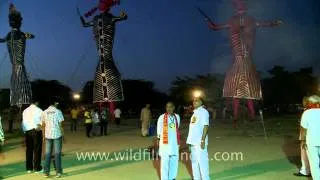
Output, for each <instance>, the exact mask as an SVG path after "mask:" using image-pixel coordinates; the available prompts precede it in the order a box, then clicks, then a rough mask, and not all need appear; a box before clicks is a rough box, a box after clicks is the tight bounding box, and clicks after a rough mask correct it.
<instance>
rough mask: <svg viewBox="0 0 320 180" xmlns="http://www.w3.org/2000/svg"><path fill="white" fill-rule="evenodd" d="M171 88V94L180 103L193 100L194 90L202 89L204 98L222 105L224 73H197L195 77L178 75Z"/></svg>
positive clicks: (216, 104)
mask: <svg viewBox="0 0 320 180" xmlns="http://www.w3.org/2000/svg"><path fill="white" fill-rule="evenodd" d="M171 84H172V87H171V88H170V96H171V97H172V98H174V99H175V101H176V102H178V103H179V104H187V103H190V102H191V101H192V98H193V94H192V93H193V92H194V91H195V90H200V91H202V92H203V94H204V98H205V99H206V101H207V102H209V103H214V104H215V106H220V105H222V102H223V99H222V88H223V76H222V75H212V74H208V75H205V76H204V75H197V76H196V77H195V78H190V77H184V78H180V77H177V78H176V80H174V81H173V82H172V83H171Z"/></svg>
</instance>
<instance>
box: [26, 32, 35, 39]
mask: <svg viewBox="0 0 320 180" xmlns="http://www.w3.org/2000/svg"><path fill="white" fill-rule="evenodd" d="M24 36H25V38H26V39H34V38H35V36H34V35H33V34H31V33H28V32H26V33H24Z"/></svg>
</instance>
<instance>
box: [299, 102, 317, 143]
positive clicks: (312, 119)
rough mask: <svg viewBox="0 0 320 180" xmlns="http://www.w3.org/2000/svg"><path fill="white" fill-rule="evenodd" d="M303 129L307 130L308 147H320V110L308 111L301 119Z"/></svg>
mask: <svg viewBox="0 0 320 180" xmlns="http://www.w3.org/2000/svg"><path fill="white" fill-rule="evenodd" d="M301 127H303V128H305V129H307V135H306V141H307V142H306V143H307V145H308V146H320V109H319V108H317V109H308V110H306V111H304V112H303V114H302V117H301Z"/></svg>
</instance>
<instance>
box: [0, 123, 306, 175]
mask: <svg viewBox="0 0 320 180" xmlns="http://www.w3.org/2000/svg"><path fill="white" fill-rule="evenodd" d="M127 121H129V120H127ZM265 121H266V127H267V133H268V139H265V138H264V135H263V134H264V133H263V128H262V126H261V124H260V123H249V124H247V125H241V127H240V128H239V130H235V129H232V128H231V125H230V123H222V122H219V121H216V122H215V123H214V124H213V125H212V126H211V128H210V133H209V143H210V146H209V155H210V158H211V159H212V160H211V161H210V176H211V177H212V179H216V180H238V179H239V180H264V179H265V180H270V179H281V180H294V179H299V178H295V177H293V176H292V173H294V172H295V171H296V169H297V168H296V165H295V164H297V163H299V152H298V142H297V141H296V139H297V120H296V119H295V118H288V117H287V118H285V117H281V118H273V119H266V120H265ZM128 124H130V123H128ZM244 127H246V128H244ZM182 129H183V133H184V134H186V132H187V124H185V125H184V126H183V127H182ZM243 129H248V131H246V132H245V131H244V130H243ZM21 142H22V138H21V137H18V136H17V135H11V137H10V136H9V140H8V141H7V143H6V146H5V150H4V151H5V157H6V158H5V160H4V161H1V160H0V176H3V177H4V178H6V179H12V180H20V179H21V180H28V179H42V178H43V175H42V174H26V172H25V171H24V169H25V168H24V150H25V149H24V147H22V145H21ZM151 144H152V137H148V138H143V137H140V131H139V129H137V128H136V127H135V126H134V125H123V126H122V127H120V128H116V127H114V126H111V128H110V135H109V136H105V137H96V138H92V139H88V138H86V137H85V135H84V130H83V129H80V131H79V132H76V133H72V132H70V131H66V142H65V144H64V147H63V151H64V153H65V155H64V157H63V159H62V161H63V167H64V176H63V179H70V180H71V179H77V180H78V179H86V178H88V179H90V180H94V179H115V180H135V179H137V180H138V179H139V180H156V179H159V178H158V166H159V164H158V161H153V160H149V159H148V157H149V153H147V152H144V151H145V150H144V148H146V147H148V146H149V145H151ZM130 149H131V150H130ZM130 151H131V152H132V153H137V152H139V151H141V153H140V154H142V155H141V156H144V157H145V158H146V159H137V158H139V157H138V155H137V154H132V155H131V156H130ZM77 152H106V153H108V152H124V154H126V153H127V154H128V155H129V159H125V160H115V157H114V156H113V155H110V156H112V157H113V160H102V161H100V160H98V161H94V160H92V161H89V160H86V161H84V160H82V161H81V160H77ZM221 152H224V154H223V158H224V159H225V161H224V160H222V154H221ZM236 153H238V155H237V154H236ZM240 153H242V157H241V154H240ZM130 157H131V158H130ZM133 157H135V158H136V159H137V160H134V158H133ZM241 158H242V160H241ZM189 171H190V164H189V162H185V161H184V162H180V164H179V174H178V178H177V179H178V180H187V179H191V178H190V173H189ZM53 174H54V172H53V171H52V175H53ZM300 179H301V178H300ZM302 179H303V178H302Z"/></svg>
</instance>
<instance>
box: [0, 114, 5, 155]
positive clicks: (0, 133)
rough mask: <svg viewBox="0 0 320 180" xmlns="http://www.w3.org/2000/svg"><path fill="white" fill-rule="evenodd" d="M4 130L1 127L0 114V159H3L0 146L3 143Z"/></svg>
mask: <svg viewBox="0 0 320 180" xmlns="http://www.w3.org/2000/svg"><path fill="white" fill-rule="evenodd" d="M4 141H5V139H4V132H3V128H2V123H1V116H0V159H4V156H3V154H2V146H3V145H4Z"/></svg>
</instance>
